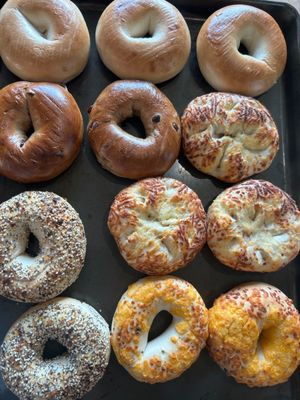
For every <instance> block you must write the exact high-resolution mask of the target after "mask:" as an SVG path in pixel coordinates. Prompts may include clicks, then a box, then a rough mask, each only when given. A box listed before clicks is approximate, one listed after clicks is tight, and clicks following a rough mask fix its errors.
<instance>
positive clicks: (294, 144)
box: [0, 0, 300, 400]
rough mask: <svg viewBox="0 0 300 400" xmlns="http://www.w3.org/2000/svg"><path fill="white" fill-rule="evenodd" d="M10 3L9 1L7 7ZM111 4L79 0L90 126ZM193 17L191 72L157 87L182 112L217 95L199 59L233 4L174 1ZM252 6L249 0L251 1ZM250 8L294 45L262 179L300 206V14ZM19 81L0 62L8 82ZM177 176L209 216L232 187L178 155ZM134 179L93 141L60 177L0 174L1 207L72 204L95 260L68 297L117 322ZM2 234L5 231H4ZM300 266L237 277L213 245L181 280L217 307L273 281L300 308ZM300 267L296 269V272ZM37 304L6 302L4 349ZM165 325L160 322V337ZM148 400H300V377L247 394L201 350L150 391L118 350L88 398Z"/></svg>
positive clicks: (1, 332) (278, 89)
mask: <svg viewBox="0 0 300 400" xmlns="http://www.w3.org/2000/svg"><path fill="white" fill-rule="evenodd" d="M3 3H4V2H3V1H1V2H0V5H1V6H2V4H3ZM108 3H109V2H105V1H103V2H101V1H96V0H95V1H90V2H86V1H78V2H77V4H78V6H79V7H80V9H81V11H82V13H83V15H84V17H85V20H86V22H87V24H88V27H89V30H90V35H91V42H92V47H91V52H90V58H89V63H88V65H87V67H86V68H85V70H84V72H83V73H82V74H81V75H80V76H79V77H77V78H76V79H74V80H73V81H72V82H70V83H68V85H67V86H68V89H69V91H70V92H71V93H72V94H73V96H74V97H75V99H76V100H77V102H78V104H79V107H80V109H81V111H82V114H83V117H84V122H85V126H86V125H87V121H88V114H87V110H88V108H89V106H90V105H91V104H92V103H93V102H94V100H95V99H96V98H97V96H98V94H99V93H100V91H101V90H102V89H104V88H105V87H106V86H107V85H108V84H109V83H111V82H112V81H114V80H115V79H117V78H116V76H114V75H113V74H112V73H111V72H110V71H108V70H107V69H106V68H105V67H104V65H103V64H102V62H101V61H100V58H99V57H98V53H97V50H96V47H95V41H94V32H95V27H96V23H97V21H98V18H99V16H100V14H101V11H102V10H103V9H104V7H105V6H106V5H107V4H108ZM171 3H173V4H174V5H176V6H177V7H178V8H179V9H180V11H181V12H182V13H183V15H184V16H185V17H186V20H187V23H188V25H189V28H190V31H191V36H192V43H193V45H192V52H191V55H190V59H189V62H188V64H187V65H186V67H185V69H184V70H183V71H182V72H181V73H180V74H179V75H178V76H177V77H175V78H174V79H172V80H170V81H168V82H165V83H162V84H160V85H158V86H159V88H160V89H161V90H162V91H163V92H164V93H165V94H166V95H167V96H168V97H169V98H170V99H171V101H172V102H173V104H174V105H175V107H176V109H177V111H178V113H180V114H182V111H183V110H184V108H185V106H186V105H187V104H188V103H189V102H190V101H191V100H192V99H193V98H195V97H196V96H199V95H202V94H205V93H208V92H210V91H212V88H211V87H210V86H209V85H208V84H207V83H206V82H205V80H204V79H203V78H202V76H201V74H200V71H199V68H198V65H197V62H196V56H195V40H196V37H197V34H198V31H199V28H200V27H201V25H202V23H203V22H204V20H205V18H207V17H208V16H209V15H210V14H211V13H212V12H213V11H215V10H216V9H218V8H220V7H222V6H224V5H228V4H233V3H234V2H224V1H212V0H201V1H199V0H198V1H197V0H178V1H175V0H174V1H171ZM248 4H250V2H249V3H248ZM251 4H252V5H254V6H257V7H260V8H262V9H263V10H265V11H267V12H268V13H270V14H271V15H272V16H273V17H274V18H275V19H276V20H277V22H278V23H279V25H280V26H281V29H282V30H283V33H284V35H285V38H286V41H287V46H288V62H287V67H286V69H285V72H284V75H283V76H282V78H281V79H280V81H279V82H278V83H277V84H276V85H275V86H274V87H272V88H271V89H270V90H269V91H268V92H267V93H265V94H264V95H262V96H260V97H259V100H260V101H261V102H262V103H263V104H265V105H266V106H267V108H268V109H269V110H270V112H271V114H272V116H273V117H274V119H275V122H276V123H277V126H278V128H279V132H280V137H281V141H280V151H279V153H278V154H277V156H276V158H275V160H274V162H273V164H272V165H271V167H270V168H269V169H268V170H267V171H265V172H263V173H261V174H258V175H257V176H256V177H257V178H262V179H266V180H269V181H271V182H273V183H274V184H275V185H278V186H279V187H281V188H283V189H284V190H286V191H287V192H288V193H290V194H291V195H292V196H293V197H294V198H295V199H296V201H297V203H298V205H299V204H300V190H299V189H300V157H299V154H300V132H298V130H299V129H300V112H299V99H300V81H299V76H300V46H299V38H300V35H299V32H300V30H299V27H300V25H299V22H300V17H299V15H298V13H297V11H296V10H295V9H294V8H292V7H291V6H288V5H286V4H283V3H275V2H263V1H261V2H258V1H253V2H251ZM16 80H18V79H17V78H16V77H15V76H14V75H12V74H11V73H10V72H9V71H8V70H7V69H6V68H5V66H4V65H3V63H2V62H0V85H1V87H2V86H5V85H6V84H8V83H11V82H14V81H16ZM166 175H167V176H169V177H173V178H177V179H179V180H181V181H183V182H184V183H186V184H187V185H188V186H189V187H191V188H192V189H193V190H195V191H196V192H197V193H198V195H199V197H200V198H201V200H202V202H203V204H204V206H205V209H207V208H208V206H209V205H210V204H211V202H212V200H213V199H214V198H215V197H216V196H217V195H218V194H219V193H220V192H221V191H222V190H224V189H225V188H226V187H228V186H230V185H228V184H226V183H222V182H221V181H218V180H216V179H214V178H211V177H209V176H207V175H204V174H202V173H200V172H198V171H197V170H196V169H195V168H193V167H192V166H191V164H190V163H189V162H188V161H187V160H186V159H185V158H184V156H183V155H180V157H179V160H178V161H177V162H176V163H175V164H174V166H173V167H172V168H171V169H170V170H169V171H168V172H167V174H166ZM131 183H132V181H130V180H127V179H122V178H118V177H116V176H114V175H112V174H110V173H109V172H107V171H105V170H104V169H102V168H101V167H100V165H99V164H98V163H97V161H96V159H95V157H94V155H93V153H92V152H91V149H90V147H89V144H88V138H87V135H85V139H84V145H83V147H82V149H81V152H80V155H79V157H78V158H77V160H76V161H75V162H74V164H73V165H72V166H71V167H70V168H69V170H67V171H66V172H65V173H63V174H62V175H61V176H59V177H57V178H56V179H54V180H52V181H50V182H46V183H41V184H31V185H24V184H18V183H15V182H12V181H10V180H8V179H5V178H3V177H0V201H1V202H2V201H5V200H7V199H9V198H10V197H12V196H13V195H16V194H17V193H21V192H23V191H25V190H49V191H53V192H55V193H57V194H59V195H61V196H63V197H65V198H67V199H68V201H69V202H70V203H71V204H72V205H73V206H74V207H75V209H76V210H77V211H78V212H79V214H80V216H81V218H82V220H83V223H84V226H85V229H86V235H87V242H88V247H87V257H86V262H85V266H84V268H83V270H82V272H81V274H80V277H79V279H78V280H77V281H76V282H75V283H74V284H73V285H72V286H71V287H70V288H69V289H68V290H66V291H65V292H64V293H63V295H66V296H71V297H74V298H76V299H80V300H82V301H85V302H87V303H89V304H91V305H92V306H94V307H95V308H96V309H98V310H99V311H101V313H102V315H103V316H104V318H105V319H106V320H107V321H108V323H109V324H110V323H111V320H112V316H113V314H114V310H115V308H116V305H117V303H118V300H119V299H120V297H121V295H122V293H123V292H124V291H125V290H126V288H127V286H128V285H129V284H130V283H132V282H135V281H136V280H138V279H139V278H141V277H142V276H143V275H142V274H140V273H138V272H136V271H134V270H133V269H132V268H130V267H129V266H128V265H127V264H126V262H125V261H124V260H123V258H122V257H121V255H120V253H119V251H118V249H117V246H116V244H115V242H114V240H113V238H112V237H111V236H110V234H109V232H108V229H107V226H106V220H107V215H108V210H109V207H110V204H111V202H112V200H113V198H114V196H115V195H116V194H117V193H118V192H119V191H120V190H121V189H123V188H124V187H126V186H128V185H129V184H131ZM0 234H1V233H0ZM299 264H300V259H299V257H298V258H297V259H296V260H294V261H293V262H292V263H291V264H290V265H289V266H287V267H286V268H285V269H283V270H281V271H278V272H275V273H271V274H258V273H247V272H237V271H233V270H231V269H230V268H227V267H225V266H223V265H221V264H220V263H219V262H218V261H217V260H216V259H215V258H214V257H213V256H212V254H211V252H210V250H209V249H208V247H207V246H206V247H205V248H204V249H203V250H202V252H201V253H200V254H199V255H198V256H197V257H196V259H195V260H194V261H193V262H192V263H191V264H190V265H188V266H187V267H186V268H184V269H182V270H180V271H177V272H176V273H175V274H174V275H177V276H180V277H182V278H184V279H186V280H187V281H189V282H191V283H192V284H193V285H194V286H195V287H196V288H197V289H198V291H199V292H200V294H201V295H202V297H203V299H204V301H205V303H206V305H207V306H208V307H210V306H211V305H212V303H213V300H214V299H215V298H216V297H217V296H219V295H220V294H221V293H223V292H225V291H227V290H229V289H230V288H232V287H234V286H235V285H237V284H240V283H242V282H248V281H264V282H268V283H270V284H273V285H275V286H277V287H278V288H280V289H281V290H283V292H285V293H286V294H287V295H288V296H289V297H291V298H293V299H294V301H295V302H296V305H297V306H298V308H299V306H300V279H299V278H300V265H299ZM297 265H298V268H297ZM29 307H30V305H28V304H22V303H16V302H13V301H9V300H7V299H5V298H0V317H1V319H0V321H1V322H0V342H2V340H3V338H4V336H5V333H6V332H7V330H8V329H9V327H10V326H11V325H12V323H13V322H14V320H15V319H16V318H17V317H19V316H20V315H21V314H22V313H23V312H24V311H25V310H26V309H28V308H29ZM164 325H165V321H164V320H161V321H159V322H158V324H157V326H156V328H157V332H158V330H159V329H161V328H162V327H163V326H164ZM121 398H122V400H135V399H136V400H140V399H141V398H143V399H144V400H147V399H153V398H154V399H156V400H159V399H164V400H167V399H179V398H184V399H185V400H220V399H230V400H240V399H241V398H242V399H243V400H253V399H254V398H255V399H259V400H296V399H300V371H299V369H298V371H297V372H296V373H295V374H294V375H293V377H292V378H291V379H290V380H289V381H288V382H287V383H285V384H282V385H277V386H274V387H270V388H252V389H250V388H248V387H247V386H245V385H240V384H237V383H236V382H235V381H234V380H233V379H232V378H230V377H228V376H226V374H225V373H224V372H223V371H222V370H221V369H220V368H219V367H218V365H217V364H215V363H214V362H213V360H212V359H211V358H210V357H209V356H208V354H207V351H206V350H203V351H202V352H201V355H200V357H199V359H198V361H197V362H196V363H195V364H194V365H193V366H192V367H191V368H190V369H189V370H188V371H186V372H185V373H184V374H183V375H182V376H181V377H179V378H178V379H175V380H173V381H171V382H168V383H164V384H156V385H148V384H143V383H139V382H137V381H135V380H134V379H133V378H131V376H130V375H129V374H128V373H127V372H126V371H125V370H124V369H123V367H121V366H120V365H119V364H118V363H117V361H116V358H115V356H114V354H113V353H112V355H111V358H110V363H109V366H108V369H107V372H106V374H105V376H104V378H103V379H102V380H101V381H100V382H99V383H98V384H97V386H95V388H94V389H93V390H92V391H91V392H89V393H88V394H87V395H86V396H85V397H84V399H86V400H96V399H97V400H100V399H106V400H117V399H118V400H119V399H121ZM0 399H1V400H13V399H16V397H15V396H14V395H13V394H11V392H10V391H9V390H8V389H6V388H5V385H4V383H3V381H2V380H1V378H0Z"/></svg>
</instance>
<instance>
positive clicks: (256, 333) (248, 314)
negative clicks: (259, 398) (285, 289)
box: [207, 283, 300, 387]
mask: <svg viewBox="0 0 300 400" xmlns="http://www.w3.org/2000/svg"><path fill="white" fill-rule="evenodd" d="M299 343H300V316H299V313H298V311H297V310H296V308H295V306H294V305H293V303H292V300H290V299H289V298H288V297H287V296H286V295H285V294H284V293H282V292H281V291H280V290H279V289H277V288H275V287H274V286H271V285H269V284H266V283H250V284H244V285H241V286H238V287H236V288H234V289H232V290H230V291H229V292H227V293H225V294H223V295H222V296H220V297H219V298H218V299H217V300H215V302H214V305H213V307H212V308H211V309H210V310H209V338H208V341H207V347H208V350H209V352H210V354H211V355H212V357H213V358H214V360H215V361H216V362H217V363H218V364H219V365H220V367H221V368H223V369H225V370H226V371H227V373H228V374H229V375H230V376H232V377H233V378H234V379H235V380H236V381H237V382H239V383H244V384H246V385H248V386H250V387H253V386H272V385H277V384H279V383H283V382H285V381H287V380H288V378H289V377H290V376H291V375H292V374H293V372H294V371H295V370H296V368H297V367H298V365H299V364H300V346H299Z"/></svg>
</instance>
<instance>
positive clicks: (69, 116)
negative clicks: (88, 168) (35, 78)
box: [0, 82, 83, 183]
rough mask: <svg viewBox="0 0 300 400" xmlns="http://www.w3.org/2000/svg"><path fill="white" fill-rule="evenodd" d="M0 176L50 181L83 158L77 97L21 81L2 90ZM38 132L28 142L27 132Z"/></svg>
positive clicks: (57, 87) (54, 87)
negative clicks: (80, 157) (79, 157)
mask: <svg viewBox="0 0 300 400" xmlns="http://www.w3.org/2000/svg"><path fill="white" fill-rule="evenodd" d="M0 115H1V124H0V174H1V175H4V176H6V177H7V178H10V179H13V180H15V181H17V182H22V183H30V182H40V181H46V180H49V179H52V178H54V177H55V176H57V175H59V174H61V173H62V172H63V171H64V170H66V169H67V168H68V167H69V166H70V165H71V164H72V162H73V161H74V160H75V158H76V157H77V155H78V153H79V150H80V146H81V143H82V139H83V122H82V116H81V113H80V110H79V108H78V106H77V104H76V101H75V100H74V98H73V96H72V95H71V94H70V93H69V92H68V91H67V90H66V89H64V88H63V87H61V86H60V85H56V84H52V83H30V82H15V83H12V84H10V85H8V86H5V87H4V88H3V89H2V90H1V91H0ZM30 130H33V131H34V133H33V134H32V135H31V136H30V137H27V135H26V133H27V132H28V131H30Z"/></svg>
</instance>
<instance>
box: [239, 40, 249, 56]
mask: <svg viewBox="0 0 300 400" xmlns="http://www.w3.org/2000/svg"><path fill="white" fill-rule="evenodd" d="M238 51H239V53H241V54H243V55H246V56H250V55H251V54H250V53H249V50H248V49H247V47H246V46H245V45H244V43H242V42H241V43H240V45H239V48H238Z"/></svg>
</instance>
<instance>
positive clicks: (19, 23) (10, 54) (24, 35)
mask: <svg viewBox="0 0 300 400" xmlns="http://www.w3.org/2000/svg"><path fill="white" fill-rule="evenodd" d="M89 50H90V36H89V32H88V29H87V26H86V23H85V21H84V19H83V16H82V14H81V12H80V11H79V9H78V8H77V7H76V5H75V4H74V3H72V2H71V1H70V0H8V1H7V2H6V3H5V5H4V6H3V7H2V9H1V12H0V51H1V57H2V60H3V62H4V64H5V65H6V66H7V68H8V69H9V70H10V71H11V72H13V73H14V74H15V75H17V76H18V77H19V78H21V79H24V80H29V81H45V82H68V81H70V80H71V79H73V78H75V77H76V76H77V75H79V74H80V73H81V71H82V70H83V69H84V67H85V65H86V63H87V60H88V56H89Z"/></svg>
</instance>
